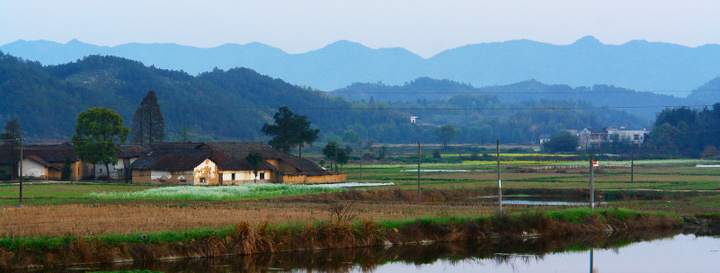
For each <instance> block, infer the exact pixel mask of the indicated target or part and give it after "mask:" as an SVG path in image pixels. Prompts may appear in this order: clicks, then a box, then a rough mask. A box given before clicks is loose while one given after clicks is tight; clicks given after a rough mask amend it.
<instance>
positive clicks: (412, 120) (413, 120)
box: [410, 116, 418, 123]
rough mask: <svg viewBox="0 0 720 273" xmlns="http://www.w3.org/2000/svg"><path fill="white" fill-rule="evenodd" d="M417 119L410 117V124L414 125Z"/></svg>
mask: <svg viewBox="0 0 720 273" xmlns="http://www.w3.org/2000/svg"><path fill="white" fill-rule="evenodd" d="M417 118H418V117H416V116H410V123H416V122H417Z"/></svg>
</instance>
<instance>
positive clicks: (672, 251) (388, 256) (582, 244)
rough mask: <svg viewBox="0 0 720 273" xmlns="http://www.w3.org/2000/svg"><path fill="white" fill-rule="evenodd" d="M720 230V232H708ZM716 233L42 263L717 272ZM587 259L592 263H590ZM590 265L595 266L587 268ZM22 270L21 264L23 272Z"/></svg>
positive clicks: (719, 240)
mask: <svg viewBox="0 0 720 273" xmlns="http://www.w3.org/2000/svg"><path fill="white" fill-rule="evenodd" d="M710 234H720V231H718V232H714V233H710ZM719 251H720V236H717V235H699V233H682V231H680V230H676V231H660V232H647V231H646V232H642V233H623V234H619V233H617V234H612V235H607V234H594V235H588V236H576V237H539V238H524V239H503V240H487V241H473V242H455V243H438V244H430V245H415V246H394V247H364V248H353V249H342V250H332V251H315V252H293V253H280V254H272V255H246V256H233V257H221V258H212V259H186V260H177V261H154V262H145V263H134V264H108V265H92V266H75V267H70V268H52V269H48V268H46V269H42V270H37V271H35V272H94V271H100V270H107V271H113V270H135V269H146V270H151V271H157V272H203V273H213V272H720V252H719ZM591 264H592V265H591ZM591 267H592V269H593V270H595V271H591ZM25 272H27V271H25Z"/></svg>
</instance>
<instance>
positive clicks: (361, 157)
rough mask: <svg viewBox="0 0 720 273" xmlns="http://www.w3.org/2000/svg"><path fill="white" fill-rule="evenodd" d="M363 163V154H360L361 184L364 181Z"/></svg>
mask: <svg viewBox="0 0 720 273" xmlns="http://www.w3.org/2000/svg"><path fill="white" fill-rule="evenodd" d="M362 162H363V154H362V152H360V182H362V181H363V168H362Z"/></svg>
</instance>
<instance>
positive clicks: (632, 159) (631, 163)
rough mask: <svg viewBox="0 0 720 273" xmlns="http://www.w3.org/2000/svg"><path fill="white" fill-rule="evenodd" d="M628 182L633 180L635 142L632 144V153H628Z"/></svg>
mask: <svg viewBox="0 0 720 273" xmlns="http://www.w3.org/2000/svg"><path fill="white" fill-rule="evenodd" d="M630 182H635V144H634V143H633V146H632V153H631V155H630Z"/></svg>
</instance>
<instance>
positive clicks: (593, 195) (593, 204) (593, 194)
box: [590, 155, 595, 210]
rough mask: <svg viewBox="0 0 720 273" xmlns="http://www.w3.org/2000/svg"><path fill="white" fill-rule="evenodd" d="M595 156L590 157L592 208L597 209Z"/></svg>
mask: <svg viewBox="0 0 720 273" xmlns="http://www.w3.org/2000/svg"><path fill="white" fill-rule="evenodd" d="M594 163H595V156H594V155H590V208H591V209H593V210H594V209H595V165H594Z"/></svg>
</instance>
